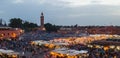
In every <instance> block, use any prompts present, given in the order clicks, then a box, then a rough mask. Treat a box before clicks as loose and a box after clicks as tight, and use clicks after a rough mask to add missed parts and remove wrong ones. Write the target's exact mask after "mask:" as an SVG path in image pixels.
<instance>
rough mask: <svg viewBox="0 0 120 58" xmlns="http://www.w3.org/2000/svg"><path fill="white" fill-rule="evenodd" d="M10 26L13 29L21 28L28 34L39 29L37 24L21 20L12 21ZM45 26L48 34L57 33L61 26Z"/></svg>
mask: <svg viewBox="0 0 120 58" xmlns="http://www.w3.org/2000/svg"><path fill="white" fill-rule="evenodd" d="M8 26H10V27H12V28H21V29H23V30H25V31H26V32H29V31H32V30H34V29H36V28H37V27H39V26H38V25H37V24H36V23H32V22H28V21H24V20H22V19H20V18H12V19H10V23H9V24H8ZM44 26H45V29H46V31H47V32H57V30H58V29H59V28H60V26H56V25H52V24H51V23H46V24H44Z"/></svg>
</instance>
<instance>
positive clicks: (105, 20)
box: [0, 0, 120, 26]
mask: <svg viewBox="0 0 120 58" xmlns="http://www.w3.org/2000/svg"><path fill="white" fill-rule="evenodd" d="M41 12H43V13H44V16H45V23H48V22H49V23H52V24H56V25H75V24H78V25H80V26H81V25H84V26H85V25H119V26H120V0H0V18H2V19H3V20H4V21H6V22H7V23H8V22H9V20H10V19H11V18H21V19H23V20H26V21H30V22H34V23H37V24H38V25H39V23H40V21H39V19H40V13H41Z"/></svg>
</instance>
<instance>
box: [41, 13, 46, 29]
mask: <svg viewBox="0 0 120 58" xmlns="http://www.w3.org/2000/svg"><path fill="white" fill-rule="evenodd" d="M40 30H45V27H44V15H43V12H42V13H41V16H40Z"/></svg>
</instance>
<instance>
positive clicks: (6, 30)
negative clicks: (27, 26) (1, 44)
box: [0, 23, 24, 39]
mask: <svg viewBox="0 0 120 58" xmlns="http://www.w3.org/2000/svg"><path fill="white" fill-rule="evenodd" d="M23 32H24V31H23V30H22V29H20V28H11V27H8V26H4V25H2V23H0V39H7V38H12V39H13V38H17V37H19V36H20V35H21V34H23Z"/></svg>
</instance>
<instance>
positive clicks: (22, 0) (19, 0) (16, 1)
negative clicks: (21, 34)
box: [12, 0, 24, 4]
mask: <svg viewBox="0 0 120 58" xmlns="http://www.w3.org/2000/svg"><path fill="white" fill-rule="evenodd" d="M12 2H13V3H14V4H18V3H24V0H13V1H12Z"/></svg>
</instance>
